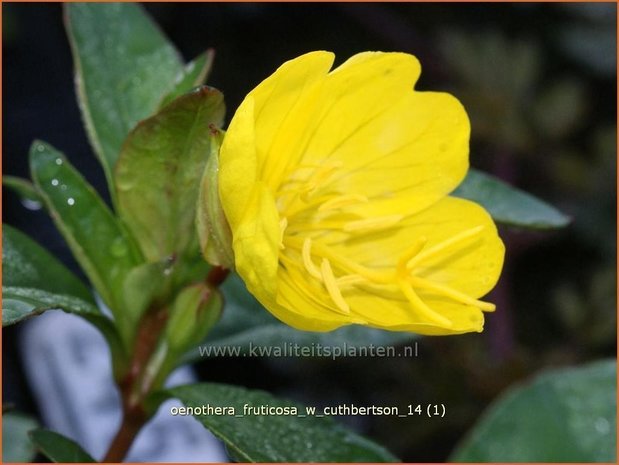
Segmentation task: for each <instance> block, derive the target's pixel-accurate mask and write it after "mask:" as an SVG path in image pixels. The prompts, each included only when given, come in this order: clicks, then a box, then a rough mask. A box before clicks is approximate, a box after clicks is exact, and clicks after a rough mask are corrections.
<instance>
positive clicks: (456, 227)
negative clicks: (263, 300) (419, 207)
mask: <svg viewBox="0 0 619 465" xmlns="http://www.w3.org/2000/svg"><path fill="white" fill-rule="evenodd" d="M476 228H477V229H479V231H478V232H476V231H474V230H475V229H476ZM472 230H473V232H472V233H469V235H470V237H468V238H467V236H466V234H467V231H472ZM463 234H464V236H463V237H462V238H461V240H459V241H458V240H456V241H455V243H454V244H452V245H451V246H449V245H448V244H447V241H449V240H451V239H454V238H456V239H457V238H458V237H459V235H463ZM419 238H425V239H426V240H427V242H426V243H425V245H424V247H423V249H422V250H421V251H420V252H419V253H418V255H417V257H415V258H413V259H412V260H411V263H414V262H415V261H416V260H417V261H418V263H417V264H416V265H415V266H414V267H413V269H412V270H411V271H412V272H413V273H415V274H416V275H417V276H419V277H421V278H425V279H428V280H430V281H432V282H436V283H439V284H442V285H446V286H450V287H452V288H454V289H455V290H457V291H459V292H462V293H465V294H467V295H470V296H471V297H473V298H478V297H481V296H483V295H484V294H486V293H487V292H488V291H490V289H492V288H493V287H494V285H495V284H496V282H497V280H498V277H499V275H500V273H501V269H502V266H503V258H504V254H505V248H504V246H503V243H502V242H501V239H500V238H499V236H498V233H497V230H496V226H495V225H494V222H493V221H492V219H491V218H490V215H489V214H488V213H487V212H486V211H485V210H484V209H483V208H482V207H480V206H479V205H477V204H475V203H473V202H470V201H468V200H464V199H459V198H456V197H449V196H448V197H445V198H443V199H441V200H439V201H438V202H436V203H435V204H433V205H432V206H431V207H429V208H427V209H425V210H423V211H421V212H419V213H416V214H414V215H411V216H409V217H407V218H406V219H404V220H403V221H402V222H401V223H400V224H398V225H396V226H394V227H392V228H390V229H388V230H384V231H378V232H375V233H369V234H366V235H363V236H352V237H351V238H350V239H347V240H346V239H344V238H343V236H342V235H341V233H339V232H334V233H331V234H326V235H323V237H322V241H323V242H324V243H325V244H328V245H330V246H331V248H332V249H333V250H334V251H336V252H337V253H339V254H341V255H344V256H346V257H351V258H354V259H355V261H356V262H358V263H360V264H362V265H364V266H366V267H369V268H373V269H390V268H394V267H395V266H396V264H397V262H398V259H399V258H400V257H401V256H402V255H403V254H404V253H405V252H406V250H407V248H409V247H411V246H412V245H413V244H414V243H415V242H416V241H417V240H418V239H419ZM441 247H442V248H441ZM437 248H438V250H437V251H436V252H435V253H433V254H428V252H429V251H432V250H433V249H437ZM424 256H425V257H426V258H424ZM420 293H421V294H424V295H428V294H430V295H434V294H435V293H433V292H428V291H427V290H424V291H420Z"/></svg>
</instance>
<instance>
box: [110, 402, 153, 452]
mask: <svg viewBox="0 0 619 465" xmlns="http://www.w3.org/2000/svg"><path fill="white" fill-rule="evenodd" d="M147 421H148V419H147V417H146V415H145V414H144V412H143V411H142V410H141V409H140V411H139V412H138V411H124V412H123V419H122V423H121V425H120V428H119V429H118V432H117V433H116V436H115V437H114V440H113V441H112V444H111V445H110V448H109V449H108V451H107V453H106V454H105V457H104V458H103V460H102V462H106V463H118V462H121V461H122V460H123V459H124V458H125V455H127V452H128V451H129V449H130V448H131V445H132V444H133V441H134V439H135V437H136V436H137V435H138V433H139V432H140V430H141V429H142V426H144V424H145V423H146V422H147Z"/></svg>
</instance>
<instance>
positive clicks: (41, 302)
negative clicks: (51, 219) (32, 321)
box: [2, 224, 105, 326]
mask: <svg viewBox="0 0 619 465" xmlns="http://www.w3.org/2000/svg"><path fill="white" fill-rule="evenodd" d="M2 269H3V278H4V280H3V286H2V326H7V325H12V324H15V323H18V322H20V321H22V320H23V319H25V318H28V317H31V316H35V315H39V314H41V313H43V312H44V311H46V310H50V309H62V310H65V311H67V312H70V313H76V314H80V315H82V316H86V317H89V318H91V319H92V318H95V319H96V318H100V319H105V317H103V315H101V313H100V312H99V310H98V308H97V307H96V305H95V303H94V301H93V298H92V296H91V294H90V292H89V291H88V289H87V288H86V287H85V286H84V285H83V284H82V282H81V281H80V280H79V279H78V278H77V277H76V276H74V275H73V273H71V272H70V271H69V270H67V269H66V268H65V267H64V265H62V264H61V263H60V262H59V261H58V260H56V259H55V258H54V257H53V256H52V255H51V254H50V253H49V252H47V251H46V250H45V249H44V248H43V247H41V246H40V245H39V244H37V243H36V242H35V241H33V240H32V239H30V238H29V237H28V236H26V235H25V234H23V233H21V232H19V231H18V230H17V229H14V228H12V227H11V226H9V225H6V224H5V225H3V226H2Z"/></svg>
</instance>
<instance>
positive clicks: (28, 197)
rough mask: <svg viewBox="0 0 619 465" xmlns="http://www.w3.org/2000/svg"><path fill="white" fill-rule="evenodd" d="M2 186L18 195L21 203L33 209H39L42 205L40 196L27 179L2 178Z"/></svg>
mask: <svg viewBox="0 0 619 465" xmlns="http://www.w3.org/2000/svg"><path fill="white" fill-rule="evenodd" d="M2 185H3V186H5V187H7V188H8V189H11V190H12V191H13V192H15V193H16V194H17V195H19V197H20V198H21V200H22V202H24V201H25V202H29V203H30V205H32V206H33V207H40V206H42V204H43V199H42V198H41V194H39V191H37V189H36V187H34V185H33V184H32V183H31V182H30V181H28V180H27V179H23V178H18V177H16V176H2Z"/></svg>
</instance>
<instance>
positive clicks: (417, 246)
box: [398, 236, 428, 278]
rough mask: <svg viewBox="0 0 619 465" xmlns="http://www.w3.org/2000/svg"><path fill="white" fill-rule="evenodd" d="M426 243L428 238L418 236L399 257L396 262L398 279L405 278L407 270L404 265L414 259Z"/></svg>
mask: <svg viewBox="0 0 619 465" xmlns="http://www.w3.org/2000/svg"><path fill="white" fill-rule="evenodd" d="M427 242H428V238H427V237H426V236H420V237H419V238H417V240H416V241H415V243H414V244H413V245H411V246H410V247H409V248H408V249H407V250H406V251H405V252H404V253H403V254H402V256H401V257H400V260H398V274H399V275H400V277H402V278H403V277H405V276H407V275H408V270H407V268H406V264H407V263H408V262H409V261H410V260H411V259H412V258H413V257H415V256H416V255H417V254H418V253H419V252H421V250H422V249H423V248H424V247H425V245H426V243H427Z"/></svg>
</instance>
